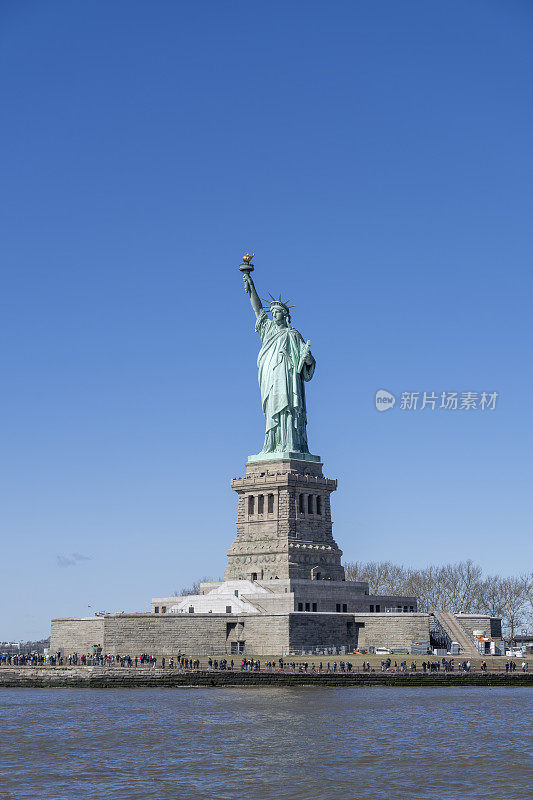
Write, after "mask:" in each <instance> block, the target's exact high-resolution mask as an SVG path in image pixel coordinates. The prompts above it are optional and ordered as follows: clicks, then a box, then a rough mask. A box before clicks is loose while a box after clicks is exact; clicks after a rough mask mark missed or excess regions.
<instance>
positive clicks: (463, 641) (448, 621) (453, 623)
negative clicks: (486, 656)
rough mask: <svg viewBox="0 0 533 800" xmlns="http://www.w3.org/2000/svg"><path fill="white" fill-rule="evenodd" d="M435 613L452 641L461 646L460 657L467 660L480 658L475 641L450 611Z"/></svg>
mask: <svg viewBox="0 0 533 800" xmlns="http://www.w3.org/2000/svg"><path fill="white" fill-rule="evenodd" d="M433 613H434V615H435V619H436V620H437V622H438V623H439V625H440V626H441V628H442V629H443V630H444V631H445V632H446V634H447V635H448V636H449V637H450V639H451V641H452V642H457V643H458V644H459V648H460V655H462V656H465V657H466V658H479V651H478V649H477V647H476V645H475V643H474V640H473V639H472V638H471V637H470V636H469V635H468V634H467V633H466V631H465V630H464V628H463V627H462V626H461V624H460V623H459V622H458V621H457V620H456V619H455V617H454V615H453V614H452V613H451V612H450V611H434V612H433Z"/></svg>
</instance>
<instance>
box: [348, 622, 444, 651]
mask: <svg viewBox="0 0 533 800" xmlns="http://www.w3.org/2000/svg"><path fill="white" fill-rule="evenodd" d="M355 621H356V623H358V624H359V625H362V626H364V627H361V628H360V630H359V647H360V648H361V647H362V648H365V649H368V648H369V647H402V648H403V647H406V648H409V647H410V645H411V642H414V641H429V614H422V613H414V614H410V613H407V614H404V613H402V614H356V615H355Z"/></svg>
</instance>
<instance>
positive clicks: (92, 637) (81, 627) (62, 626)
mask: <svg viewBox="0 0 533 800" xmlns="http://www.w3.org/2000/svg"><path fill="white" fill-rule="evenodd" d="M104 619H105V617H65V618H63V619H53V620H52V629H51V634H50V652H52V653H57V652H58V651H60V652H62V653H63V654H64V653H80V654H81V653H92V652H93V647H94V645H100V646H101V647H103V646H104V638H105V633H104Z"/></svg>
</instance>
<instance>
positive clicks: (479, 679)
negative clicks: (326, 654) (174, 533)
mask: <svg viewBox="0 0 533 800" xmlns="http://www.w3.org/2000/svg"><path fill="white" fill-rule="evenodd" d="M195 686H212V687H219V688H221V687H226V686H227V687H231V686H238V687H246V686H264V687H268V686H516V687H519V686H533V672H531V673H528V672H525V673H524V672H513V673H500V672H492V673H491V672H487V673H482V672H469V673H464V672H440V673H438V672H437V673H423V672H414V673H411V672H405V673H403V672H398V673H394V672H365V673H355V674H354V673H339V672H337V673H322V674H316V673H315V674H313V673H300V672H295V673H292V672H244V671H242V672H241V671H240V670H234V671H229V670H228V671H218V672H214V671H209V670H191V671H188V670H172V669H166V670H163V669H150V668H146V669H139V668H138V669H128V668H114V667H80V666H78V667H52V668H44V667H2V668H0V689H1V688H33V689H36V688H43V689H46V688H78V689H121V688H123V689H129V688H142V687H150V688H154V687H161V688H163V687H168V688H187V687H195Z"/></svg>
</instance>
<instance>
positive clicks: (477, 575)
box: [344, 560, 533, 638]
mask: <svg viewBox="0 0 533 800" xmlns="http://www.w3.org/2000/svg"><path fill="white" fill-rule="evenodd" d="M344 568H345V572H346V578H347V580H351V581H366V582H367V583H368V587H369V592H370V594H384V595H387V594H388V595H395V594H396V595H408V596H414V597H417V598H418V609H419V611H424V612H426V613H431V612H432V611H451V612H452V613H454V614H459V613H463V614H476V613H479V614H489V615H490V616H493V617H500V618H501V619H502V625H503V628H504V631H505V632H506V634H507V635H508V636H510V637H511V638H512V637H514V635H515V633H516V632H517V629H518V628H519V627H520V626H522V625H524V624H526V623H529V624H532V623H533V573H529V574H528V575H521V576H515V577H510V578H503V577H500V576H498V575H489V576H487V577H484V576H483V572H482V570H481V567H480V566H479V565H478V564H474V562H473V561H471V560H467V561H459V562H457V563H455V564H442V565H437V564H429V565H428V566H427V567H423V568H422V569H412V568H409V567H404V566H403V565H401V564H393V563H392V562H390V561H369V562H368V563H364V562H362V561H352V562H348V563H347V564H345V566H344Z"/></svg>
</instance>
